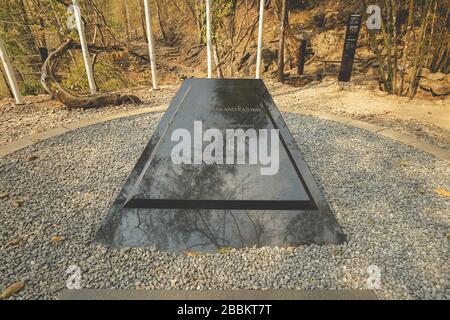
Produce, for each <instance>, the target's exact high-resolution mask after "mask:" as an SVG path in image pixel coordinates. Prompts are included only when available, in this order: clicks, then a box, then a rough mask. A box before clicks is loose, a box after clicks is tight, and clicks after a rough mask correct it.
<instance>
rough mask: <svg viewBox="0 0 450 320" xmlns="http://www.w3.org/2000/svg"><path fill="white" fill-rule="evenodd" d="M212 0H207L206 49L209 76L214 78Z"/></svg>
mask: <svg viewBox="0 0 450 320" xmlns="http://www.w3.org/2000/svg"><path fill="white" fill-rule="evenodd" d="M210 1H211V0H206V50H207V58H208V78H212V34H211V3H210Z"/></svg>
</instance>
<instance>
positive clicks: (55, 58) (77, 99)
mask: <svg viewBox="0 0 450 320" xmlns="http://www.w3.org/2000/svg"><path fill="white" fill-rule="evenodd" d="M80 48H81V45H80V44H79V43H76V42H75V41H73V40H69V41H67V42H65V43H64V44H62V45H61V46H59V47H58V48H57V49H56V50H55V51H54V52H52V53H51V54H50V55H49V56H48V59H47V60H46V61H45V63H44V66H43V67H42V76H41V83H42V86H43V87H44V89H45V90H46V91H47V92H48V93H49V94H51V95H52V96H53V98H55V99H56V100H58V101H60V102H62V103H63V104H64V105H66V106H67V107H68V108H70V109H73V108H95V107H101V106H105V105H115V106H116V105H121V104H126V103H140V102H141V100H140V99H139V98H138V97H136V96H133V95H120V94H95V95H90V96H77V95H75V94H73V93H71V92H69V91H67V90H66V89H64V88H63V87H62V86H61V85H60V84H59V82H58V81H57V80H56V78H55V73H56V69H57V67H58V64H59V62H60V60H61V58H62V57H63V56H64V53H66V51H67V50H69V49H80Z"/></svg>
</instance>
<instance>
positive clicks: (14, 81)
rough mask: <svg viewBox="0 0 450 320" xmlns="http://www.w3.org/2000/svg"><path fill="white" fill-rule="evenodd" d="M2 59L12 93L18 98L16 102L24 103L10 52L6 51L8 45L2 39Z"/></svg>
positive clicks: (0, 54)
mask: <svg viewBox="0 0 450 320" xmlns="http://www.w3.org/2000/svg"><path fill="white" fill-rule="evenodd" d="M0 59H1V60H2V62H3V67H4V69H5V73H6V77H7V78H8V82H9V86H10V88H11V91H12V94H13V95H14V98H15V99H16V104H23V97H22V94H21V93H20V90H19V86H18V85H17V79H16V75H15V74H14V70H13V68H12V65H11V61H10V60H9V57H8V53H7V52H6V47H5V45H4V43H3V41H2V39H0Z"/></svg>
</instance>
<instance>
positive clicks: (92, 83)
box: [73, 0, 97, 94]
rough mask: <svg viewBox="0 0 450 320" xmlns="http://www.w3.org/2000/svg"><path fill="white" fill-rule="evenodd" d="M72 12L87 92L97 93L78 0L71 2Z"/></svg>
mask: <svg viewBox="0 0 450 320" xmlns="http://www.w3.org/2000/svg"><path fill="white" fill-rule="evenodd" d="M73 11H74V13H75V21H76V23H77V29H78V36H79V38H80V44H81V51H82V52H83V60H84V66H85V68H86V73H87V77H88V83H89V90H90V91H91V94H96V93H97V87H96V85H95V80H94V73H93V71H92V64H91V58H90V56H89V50H88V47H87V42H86V36H85V34H84V26H83V19H81V11H80V6H79V4H78V0H73Z"/></svg>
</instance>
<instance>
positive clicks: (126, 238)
mask: <svg viewBox="0 0 450 320" xmlns="http://www.w3.org/2000/svg"><path fill="white" fill-rule="evenodd" d="M277 142H278V143H277ZM343 241H345V235H344V234H343V232H342V230H341V228H340V227H339V225H338V224H337V222H336V221H335V219H334V216H333V214H332V212H331V210H330V208H329V206H328V204H327V202H326V200H325V198H324V197H323V195H322V194H321V192H320V190H319V189H318V187H317V184H316V182H315V180H314V178H313V176H312V174H311V172H310V171H309V169H308V167H307V165H306V163H305V162H304V160H303V158H302V155H301V153H300V151H299V149H298V147H297V145H296V143H295V141H294V139H293V137H292V135H291V134H290V132H289V130H288V128H287V126H286V124H285V122H284V120H283V118H282V116H281V114H280V113H279V111H278V110H277V108H276V106H275V104H274V102H273V100H272V98H271V97H270V94H269V93H268V91H267V89H266V87H265V85H264V83H263V82H262V81H261V80H247V79H187V80H185V81H184V83H183V85H182V86H181V88H180V90H179V91H178V93H177V95H176V96H175V98H174V99H173V101H172V102H171V104H170V106H169V109H168V110H167V112H166V113H165V115H164V117H163V118H162V120H161V122H160V123H159V125H158V128H157V129H156V131H155V133H154V134H153V136H152V138H151V139H150V141H149V143H148V145H147V146H146V148H145V150H144V152H143V154H142V155H141V157H140V159H139V160H138V162H137V164H136V166H135V168H134V169H133V171H132V173H131V175H130V176H129V178H128V179H127V181H126V183H125V185H124V186H123V188H122V190H121V191H120V193H119V195H118V196H117V199H116V200H115V201H114V203H113V205H112V208H111V209H110V211H109V213H108V215H107V217H106V219H105V221H104V223H103V225H102V226H101V228H100V230H99V231H98V233H97V235H96V237H95V242H96V243H101V244H104V245H107V246H113V247H135V246H153V247H156V248H158V249H161V250H168V251H186V250H195V251H199V252H202V251H203V252H214V251H217V249H218V248H221V247H234V248H241V247H252V246H255V245H256V246H296V245H300V244H306V243H316V244H327V243H342V242H343Z"/></svg>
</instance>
